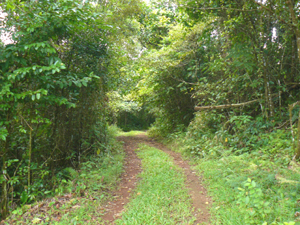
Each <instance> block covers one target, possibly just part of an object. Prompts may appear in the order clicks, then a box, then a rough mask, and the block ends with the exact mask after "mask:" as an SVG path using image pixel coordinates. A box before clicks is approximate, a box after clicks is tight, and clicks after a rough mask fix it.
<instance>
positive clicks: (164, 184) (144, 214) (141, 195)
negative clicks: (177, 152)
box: [116, 145, 195, 225]
mask: <svg viewBox="0 0 300 225" xmlns="http://www.w3.org/2000/svg"><path fill="white" fill-rule="evenodd" d="M137 154H138V156H139V157H140V158H141V159H142V167H143V172H142V173H141V174H140V178H141V180H140V182H139V184H138V186H137V188H136V190H135V192H134V194H133V196H132V200H131V201H130V202H129V203H128V205H127V206H126V208H125V212H124V213H123V214H122V218H121V219H119V220H117V221H116V224H119V225H121V224H122V225H124V224H125V225H134V224H136V225H140V224H147V225H151V224H193V221H194V219H195V218H193V215H192V206H191V200H190V197H189V195H188V191H187V189H186V188H185V184H184V181H185V177H184V175H183V171H182V169H180V168H178V167H177V166H175V165H174V163H173V161H172V159H171V158H170V156H169V155H168V154H166V153H164V152H162V151H161V150H158V149H156V148H152V147H149V146H146V145H141V147H140V148H139V150H138V152H137Z"/></svg>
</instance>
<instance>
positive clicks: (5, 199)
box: [0, 110, 11, 219]
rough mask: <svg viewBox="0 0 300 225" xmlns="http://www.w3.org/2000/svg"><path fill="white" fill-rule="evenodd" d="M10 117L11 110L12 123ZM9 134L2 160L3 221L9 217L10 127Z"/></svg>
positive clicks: (0, 206)
mask: <svg viewBox="0 0 300 225" xmlns="http://www.w3.org/2000/svg"><path fill="white" fill-rule="evenodd" d="M10 115H11V112H10V110H9V111H8V112H7V117H6V120H7V121H8V122H10V119H11V118H10ZM7 132H8V135H7V137H6V140H5V142H4V145H3V150H2V154H3V158H2V163H3V165H2V172H1V174H2V176H3V181H2V196H1V204H0V210H1V215H2V219H5V218H6V217H7V216H8V188H7V185H8V183H7V181H8V176H7V153H8V148H9V142H10V132H11V131H10V125H8V127H7Z"/></svg>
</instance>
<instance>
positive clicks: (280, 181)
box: [171, 133, 300, 225]
mask: <svg viewBox="0 0 300 225" xmlns="http://www.w3.org/2000/svg"><path fill="white" fill-rule="evenodd" d="M272 135H273V137H272V138H270V141H268V143H269V145H265V146H263V147H260V148H259V149H257V150H255V151H252V152H248V153H243V154H235V153H233V152H232V150H231V149H228V148H226V146H224V145H222V144H220V142H218V141H216V140H208V139H207V140H206V142H205V143H204V144H203V146H202V144H201V143H200V141H198V142H197V143H196V144H195V143H194V144H192V141H193V140H191V139H190V138H188V137H185V138H183V137H184V136H182V135H181V136H180V137H178V138H176V139H175V140H176V141H174V142H173V144H171V146H173V147H174V146H175V147H176V149H177V151H182V152H183V153H184V154H185V155H186V156H187V157H189V158H190V159H193V160H192V161H193V164H194V169H195V170H196V171H198V174H199V175H202V176H203V177H204V178H205V181H206V183H207V187H208V191H209V194H210V195H211V196H212V198H213V207H212V209H211V213H212V217H213V219H212V221H213V224H217V225H219V224H226V225H248V224H255V225H262V224H263V225H269V224H274V225H275V224H276V225H283V224H289V225H293V224H300V213H299V212H300V194H299V193H300V182H299V181H300V167H299V164H297V163H295V162H293V161H290V160H287V159H288V155H289V154H290V147H289V145H286V146H285V145H282V144H281V143H283V142H284V141H285V140H281V138H282V137H283V135H277V134H276V133H275V134H272ZM277 136H278V137H277ZM270 137H271V135H270ZM199 143H200V144H199ZM194 146H196V147H194ZM278 146H279V147H278ZM195 148H197V151H198V154H197V156H195V154H192V153H191V152H192V151H195ZM201 149H202V150H201ZM276 149H277V150H276ZM276 151H278V154H277V156H275V155H276Z"/></svg>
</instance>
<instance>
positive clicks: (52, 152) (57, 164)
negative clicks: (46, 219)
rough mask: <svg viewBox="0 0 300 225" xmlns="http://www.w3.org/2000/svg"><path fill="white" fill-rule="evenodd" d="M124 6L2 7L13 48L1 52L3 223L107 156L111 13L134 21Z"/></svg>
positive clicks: (68, 1)
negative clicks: (70, 170)
mask: <svg viewBox="0 0 300 225" xmlns="http://www.w3.org/2000/svg"><path fill="white" fill-rule="evenodd" d="M124 5H126V2H123V3H122V4H121V3H119V2H110V3H106V4H105V5H103V4H101V2H91V3H90V2H85V1H79V0H78V1H77V0H76V1H73V0H59V1H52V0H42V1H6V2H4V3H2V4H1V8H2V11H3V12H4V13H5V15H6V16H5V17H4V20H3V21H1V26H2V28H3V32H7V33H9V34H10V35H9V36H11V38H12V41H11V43H10V44H1V47H0V86H1V89H0V118H1V120H0V148H1V153H0V158H1V162H0V166H1V168H2V169H1V171H2V172H1V174H2V175H1V176H0V194H1V201H0V206H1V207H0V209H1V211H0V216H2V217H4V218H5V217H6V215H7V213H8V208H14V207H15V205H16V204H17V205H18V204H25V203H26V202H28V201H32V200H33V199H35V198H39V197H42V196H44V195H47V194H49V193H51V192H52V191H54V190H55V189H56V187H57V185H58V183H59V180H60V179H61V178H62V177H63V176H65V175H66V174H65V172H63V171H64V170H63V169H64V168H66V167H74V168H78V166H80V164H81V162H82V161H83V160H84V158H85V157H86V156H87V155H91V154H98V155H99V154H102V153H101V152H103V151H105V152H107V151H108V150H109V146H108V143H107V101H108V98H107V96H106V92H107V90H108V88H109V87H110V86H111V85H112V84H113V82H112V81H111V80H112V79H113V78H111V77H109V75H110V74H109V70H110V64H111V58H112V57H113V56H114V54H115V52H116V51H114V50H113V48H112V47H111V46H113V44H112V43H113V39H114V35H117V32H118V27H117V26H118V24H117V22H116V21H114V19H115V18H112V17H111V14H112V12H113V11H115V12H118V13H119V14H120V15H121V16H123V18H122V19H124V18H125V17H127V16H128V17H130V16H131V15H132V11H130V10H129V9H131V8H129V9H128V8H127V9H126V10H122V9H125V7H123V6H124ZM132 7H134V4H133V6H132ZM122 23H123V24H124V22H122ZM111 24H114V25H113V26H112V25H111ZM120 24H121V23H120Z"/></svg>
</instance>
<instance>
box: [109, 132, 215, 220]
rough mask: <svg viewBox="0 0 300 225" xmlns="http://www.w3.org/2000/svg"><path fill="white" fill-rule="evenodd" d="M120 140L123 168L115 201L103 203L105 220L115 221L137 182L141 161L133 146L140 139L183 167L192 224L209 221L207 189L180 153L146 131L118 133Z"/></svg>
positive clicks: (136, 145) (140, 141) (209, 203)
mask: <svg viewBox="0 0 300 225" xmlns="http://www.w3.org/2000/svg"><path fill="white" fill-rule="evenodd" d="M119 140H120V141H123V142H124V149H125V152H126V159H125V172H124V173H123V175H122V178H121V183H120V185H119V189H118V191H117V192H116V193H115V194H114V196H115V199H114V201H112V202H109V203H108V204H107V206H106V211H107V213H106V214H105V215H104V216H103V219H104V220H106V224H114V220H115V219H117V218H118V217H119V216H120V214H121V212H122V211H123V209H124V205H126V204H127V203H128V202H129V196H130V193H131V191H132V190H133V189H134V188H135V186H136V185H137V181H138V180H137V175H138V174H139V173H140V172H141V167H140V166H141V161H140V160H139V158H138V157H137V156H136V154H135V152H134V150H135V149H136V148H137V147H138V144H139V143H145V144H147V145H149V146H151V147H155V148H158V149H160V150H162V151H164V152H166V153H168V154H169V155H170V156H171V157H172V158H173V159H174V163H175V164H176V165H177V166H179V167H181V168H182V169H183V170H184V173H185V175H186V182H185V183H186V187H187V188H188V190H189V194H190V196H191V199H192V204H193V207H194V216H195V218H196V221H195V223H194V224H202V223H205V224H210V223H209V221H210V214H209V206H210V205H211V199H210V198H209V197H208V196H207V191H206V189H205V188H204V187H203V185H202V184H201V178H200V177H199V176H197V175H196V172H195V171H193V170H192V169H191V168H190V166H189V164H188V162H187V161H184V160H183V159H182V157H181V155H180V153H177V152H173V151H171V150H170V149H168V148H167V147H165V146H164V145H163V144H161V143H158V142H156V141H155V140H154V139H151V138H149V137H147V136H146V135H137V136H134V137H120V138H119Z"/></svg>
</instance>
